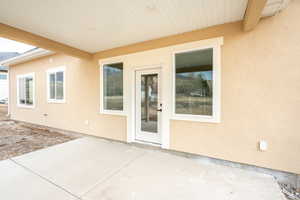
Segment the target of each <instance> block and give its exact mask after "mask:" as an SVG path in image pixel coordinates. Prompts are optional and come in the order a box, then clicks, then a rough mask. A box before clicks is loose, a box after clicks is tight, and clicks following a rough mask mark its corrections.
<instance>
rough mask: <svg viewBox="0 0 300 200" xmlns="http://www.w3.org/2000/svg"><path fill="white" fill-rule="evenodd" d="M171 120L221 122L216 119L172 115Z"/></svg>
mask: <svg viewBox="0 0 300 200" xmlns="http://www.w3.org/2000/svg"><path fill="white" fill-rule="evenodd" d="M171 120H181V121H194V122H203V123H221V120H220V119H219V118H217V117H210V116H204V115H203V116H201V115H178V114H176V115H173V116H172V117H171Z"/></svg>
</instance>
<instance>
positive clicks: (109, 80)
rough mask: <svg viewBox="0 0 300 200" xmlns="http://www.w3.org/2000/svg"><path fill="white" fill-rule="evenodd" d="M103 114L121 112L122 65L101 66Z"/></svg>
mask: <svg viewBox="0 0 300 200" xmlns="http://www.w3.org/2000/svg"><path fill="white" fill-rule="evenodd" d="M101 74H102V76H101V77H102V84H101V85H102V86H101V87H102V101H101V105H102V106H101V107H102V108H101V111H102V112H103V113H109V114H114V113H116V114H118V113H120V112H121V113H122V112H123V63H113V64H104V65H103V66H102V73H101Z"/></svg>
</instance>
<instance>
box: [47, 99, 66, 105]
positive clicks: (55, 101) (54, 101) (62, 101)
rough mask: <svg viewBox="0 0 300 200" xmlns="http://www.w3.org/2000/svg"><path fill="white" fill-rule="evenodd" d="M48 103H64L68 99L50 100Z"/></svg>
mask: <svg viewBox="0 0 300 200" xmlns="http://www.w3.org/2000/svg"><path fill="white" fill-rule="evenodd" d="M48 103H58V104H62V103H66V100H48Z"/></svg>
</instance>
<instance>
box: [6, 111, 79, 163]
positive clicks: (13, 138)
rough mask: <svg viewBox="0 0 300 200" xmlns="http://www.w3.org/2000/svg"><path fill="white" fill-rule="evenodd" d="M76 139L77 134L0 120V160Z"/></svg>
mask: <svg viewBox="0 0 300 200" xmlns="http://www.w3.org/2000/svg"><path fill="white" fill-rule="evenodd" d="M0 116H1V115H0ZM78 137H80V136H79V135H77V134H71V133H65V132H64V133H61V132H58V131H52V130H50V129H48V128H44V127H40V126H35V125H31V124H27V123H23V122H16V121H12V120H8V119H5V120H0V160H5V159H9V158H12V157H15V156H19V155H22V154H25V153H29V152H32V151H35V150H38V149H42V148H46V147H49V146H53V145H56V144H60V143H64V142H67V141H70V140H73V139H76V138H78Z"/></svg>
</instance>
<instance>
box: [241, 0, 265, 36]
mask: <svg viewBox="0 0 300 200" xmlns="http://www.w3.org/2000/svg"><path fill="white" fill-rule="evenodd" d="M266 4H267V0H248V4H247V9H246V12H245V15H244V20H243V30H244V31H250V30H252V29H254V28H255V26H256V25H257V24H258V22H259V20H260V18H261V14H262V11H263V9H264V8H265V6H266Z"/></svg>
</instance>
